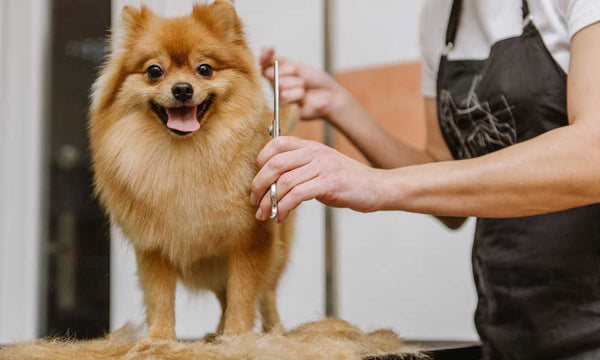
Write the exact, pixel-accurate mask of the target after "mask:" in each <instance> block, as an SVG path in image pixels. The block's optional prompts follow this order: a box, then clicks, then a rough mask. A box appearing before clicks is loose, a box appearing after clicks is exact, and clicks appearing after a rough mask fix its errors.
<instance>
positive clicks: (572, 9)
mask: <svg viewBox="0 0 600 360" xmlns="http://www.w3.org/2000/svg"><path fill="white" fill-rule="evenodd" d="M561 2H562V4H561V5H562V10H563V14H564V16H565V21H566V23H567V27H568V29H569V37H570V38H572V37H573V36H574V35H575V34H577V33H578V32H579V31H580V30H582V29H583V28H585V27H587V26H590V25H592V24H594V23H596V22H599V21H600V1H599V0H561Z"/></svg>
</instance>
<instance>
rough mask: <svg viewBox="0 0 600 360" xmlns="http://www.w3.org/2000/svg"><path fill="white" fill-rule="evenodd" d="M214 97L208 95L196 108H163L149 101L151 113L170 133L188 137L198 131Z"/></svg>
mask: <svg viewBox="0 0 600 360" xmlns="http://www.w3.org/2000/svg"><path fill="white" fill-rule="evenodd" d="M214 98H215V96H214V95H213V94H210V95H208V96H207V97H206V99H205V100H204V101H203V102H202V103H200V105H197V106H178V107H170V108H169V107H164V106H161V105H159V104H157V103H156V102H154V101H150V107H151V108H152V111H154V112H155V113H156V115H158V117H159V119H160V121H162V123H163V124H164V125H165V127H166V128H167V129H169V130H170V131H171V132H172V133H174V134H177V135H182V136H183V135H188V134H191V133H193V132H195V131H198V129H200V123H201V122H202V119H203V118H204V115H206V113H207V112H208V110H209V109H210V106H211V105H212V103H213V101H214Z"/></svg>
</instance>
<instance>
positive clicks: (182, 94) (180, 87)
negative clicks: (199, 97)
mask: <svg viewBox="0 0 600 360" xmlns="http://www.w3.org/2000/svg"><path fill="white" fill-rule="evenodd" d="M171 92H172V93H173V96H175V99H177V100H179V101H187V100H189V99H191V98H192V95H194V88H193V87H192V85H191V84H189V83H177V84H175V85H173V87H172V88H171Z"/></svg>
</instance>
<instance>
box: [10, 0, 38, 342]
mask: <svg viewBox="0 0 600 360" xmlns="http://www.w3.org/2000/svg"><path fill="white" fill-rule="evenodd" d="M47 19H48V13H47V2H46V1H45V0H3V1H1V2H0V343H3V342H10V341H14V340H26V339H32V338H35V337H36V336H37V335H38V329H39V322H40V318H39V314H40V305H41V304H40V286H39V285H40V279H39V270H40V254H41V249H40V244H41V240H42V236H41V234H42V228H41V225H42V221H41V219H42V216H41V212H42V205H41V204H42V195H41V194H42V185H43V181H42V179H43V172H42V157H43V156H42V155H43V154H42V143H43V142H42V138H43V137H42V130H43V119H44V117H45V114H44V112H43V103H44V101H43V97H42V95H43V94H42V93H43V89H44V84H45V82H44V79H45V71H43V70H44V64H45V60H46V59H47V53H46V49H47V36H48V34H49V31H48V29H47V25H48V23H47Z"/></svg>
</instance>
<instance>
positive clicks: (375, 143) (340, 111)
mask: <svg viewBox="0 0 600 360" xmlns="http://www.w3.org/2000/svg"><path fill="white" fill-rule="evenodd" d="M336 103H337V104H336V105H335V106H334V107H333V109H332V110H331V113H330V116H329V119H328V120H329V122H330V123H331V124H332V125H333V126H335V127H336V128H337V129H339V130H340V131H341V132H342V133H343V134H344V135H345V136H346V137H347V138H348V139H349V140H350V141H351V142H352V143H353V144H354V145H355V146H356V147H357V148H358V149H359V150H360V151H361V152H362V153H363V155H364V156H365V157H366V158H367V160H368V161H369V162H370V163H371V165H373V166H374V167H377V168H383V169H395V168H399V167H403V166H408V165H415V164H424V163H428V162H432V161H434V159H433V158H432V157H431V156H429V155H428V154H427V153H426V152H425V151H422V150H418V149H415V148H413V147H412V146H410V145H407V144H404V143H402V142H400V141H398V140H397V139H395V138H394V137H393V136H391V135H390V134H389V133H387V132H386V131H385V130H384V129H383V128H382V127H381V126H379V124H377V123H376V122H375V121H374V120H373V119H372V118H371V116H370V114H369V113H368V112H367V111H366V110H365V108H363V107H362V106H361V105H360V104H359V103H358V102H357V101H356V99H354V98H353V97H352V96H351V95H350V94H349V93H347V92H345V91H340V93H339V95H338V99H337V100H336Z"/></svg>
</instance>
